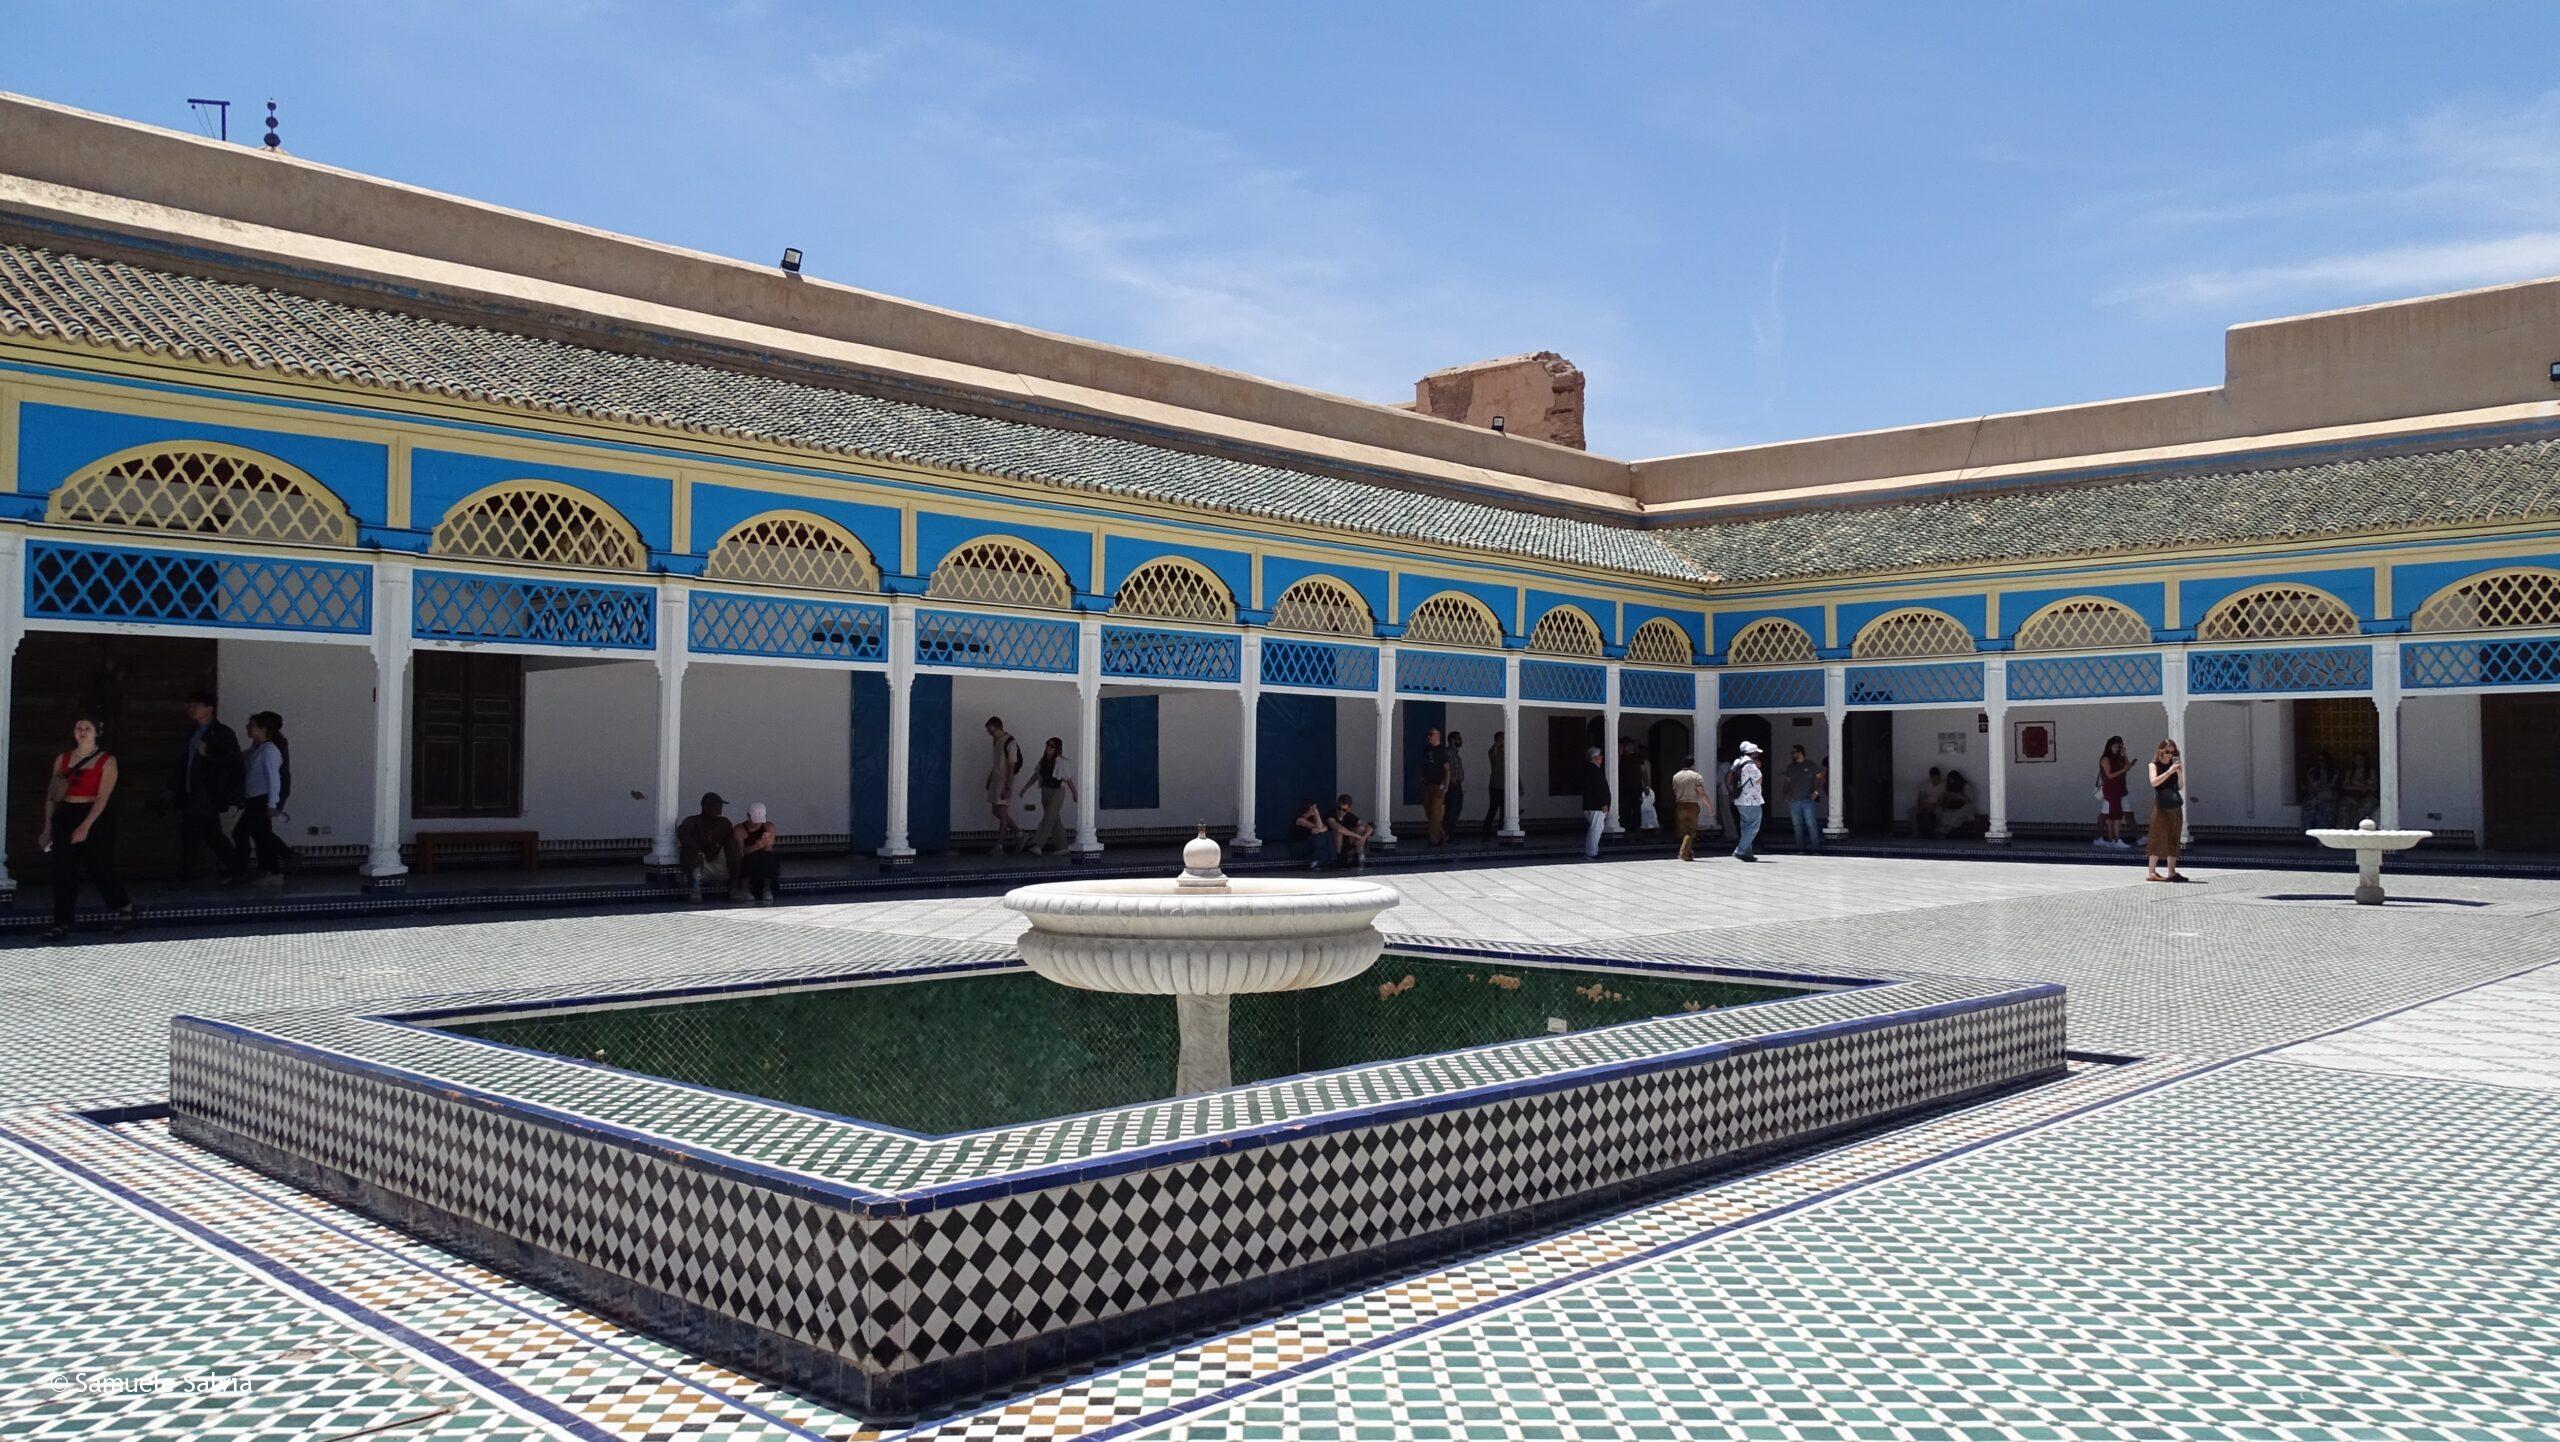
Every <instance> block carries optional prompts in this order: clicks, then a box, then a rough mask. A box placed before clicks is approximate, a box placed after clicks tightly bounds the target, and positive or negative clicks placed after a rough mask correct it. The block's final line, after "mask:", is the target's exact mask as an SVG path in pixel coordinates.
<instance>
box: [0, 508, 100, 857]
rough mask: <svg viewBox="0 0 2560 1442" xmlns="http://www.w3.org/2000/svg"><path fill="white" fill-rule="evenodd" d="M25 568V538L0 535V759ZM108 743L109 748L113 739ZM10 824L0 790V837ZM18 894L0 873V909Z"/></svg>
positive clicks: (22, 614) (22, 629) (11, 697)
mask: <svg viewBox="0 0 2560 1442" xmlns="http://www.w3.org/2000/svg"><path fill="white" fill-rule="evenodd" d="M25 565H26V538H25V537H23V536H21V535H19V534H17V533H16V532H14V531H10V532H0V756H7V755H8V754H9V712H10V711H11V710H12V709H14V708H15V707H16V705H17V703H18V688H17V670H18V664H17V663H18V642H19V641H20V640H22V639H23V638H24V637H25V636H26V633H27V620H26V611H25V605H26V584H25V582H24V581H23V580H22V579H21V578H22V577H23V575H24V574H25V569H24V568H25ZM108 741H109V744H110V745H112V744H113V743H114V738H112V737H110V738H108ZM38 814H39V815H41V814H42V813H38ZM9 824H10V822H9V797H8V788H6V787H0V836H6V835H8V829H7V828H8V826H9ZM17 894H18V882H17V878H15V877H13V876H11V875H9V874H8V872H7V871H5V870H0V907H5V906H7V905H8V904H9V902H10V900H11V899H12V898H14V897H15V896H16V895H17Z"/></svg>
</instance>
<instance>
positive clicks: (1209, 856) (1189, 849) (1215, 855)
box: [1176, 821, 1227, 891]
mask: <svg viewBox="0 0 2560 1442" xmlns="http://www.w3.org/2000/svg"><path fill="white" fill-rule="evenodd" d="M1225 859H1226V852H1225V851H1223V850H1221V849H1220V848H1219V846H1218V843H1216V842H1215V841H1212V840H1210V839H1209V823H1208V822H1206V821H1203V822H1201V823H1200V834H1199V835H1197V836H1195V837H1192V838H1191V839H1190V840H1189V841H1187V842H1185V843H1183V847H1182V876H1181V878H1180V880H1179V881H1178V882H1177V883H1176V884H1177V885H1179V886H1181V887H1182V888H1183V889H1184V890H1186V891H1208V890H1216V891H1224V890H1226V889H1227V873H1226V872H1225V870H1224V869H1222V868H1221V867H1220V865H1219V863H1220V862H1222V861H1224V860H1225Z"/></svg>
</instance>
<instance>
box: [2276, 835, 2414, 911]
mask: <svg viewBox="0 0 2560 1442" xmlns="http://www.w3.org/2000/svg"><path fill="white" fill-rule="evenodd" d="M2303 834H2304V835H2306V836H2308V837H2310V838H2311V839H2312V840H2314V841H2317V842H2319V843H2320V844H2321V845H2323V846H2333V847H2336V848H2337V849H2338V850H2340V851H2352V852H2354V853H2355V854H2356V905H2358V906H2380V905H2381V904H2382V854H2383V853H2384V852H2386V851H2406V850H2408V849H2409V848H2410V847H2412V846H2415V845H2417V844H2418V843H2419V842H2421V841H2424V840H2426V839H2427V838H2428V837H2430V836H2433V835H2435V833H2434V832H2432V831H2384V830H2382V829H2381V828H2380V827H2377V826H2375V825H2374V823H2373V818H2372V817H2370V816H2368V817H2366V818H2365V819H2364V820H2363V821H2361V822H2359V823H2357V824H2356V825H2355V826H2353V827H2345V826H2339V827H2327V826H2323V827H2318V828H2315V829H2313V830H2311V831H2306V832H2304V833H2303Z"/></svg>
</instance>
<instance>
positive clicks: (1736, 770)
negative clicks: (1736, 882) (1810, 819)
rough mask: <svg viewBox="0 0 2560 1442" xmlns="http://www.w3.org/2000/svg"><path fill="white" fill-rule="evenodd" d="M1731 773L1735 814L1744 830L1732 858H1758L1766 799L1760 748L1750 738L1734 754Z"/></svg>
mask: <svg viewBox="0 0 2560 1442" xmlns="http://www.w3.org/2000/svg"><path fill="white" fill-rule="evenodd" d="M1728 774H1729V775H1730V776H1731V777H1732V779H1733V814H1734V817H1735V826H1736V829H1737V830H1739V831H1740V832H1741V833H1742V834H1741V837H1740V839H1739V840H1737V841H1736V842H1735V843H1734V847H1733V859H1734V860H1736V861H1757V860H1759V859H1760V857H1759V855H1758V854H1757V853H1756V852H1755V851H1754V850H1753V849H1752V848H1753V847H1755V846H1757V845H1758V844H1759V841H1760V810H1761V807H1762V805H1763V804H1764V802H1765V800H1766V796H1765V793H1764V792H1762V790H1761V776H1760V748H1759V747H1758V746H1756V745H1754V744H1753V743H1751V742H1749V741H1745V742H1743V743H1742V754H1741V755H1739V756H1736V757H1735V758H1733V766H1732V767H1731V769H1730V771H1729V772H1728Z"/></svg>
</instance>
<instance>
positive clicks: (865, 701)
mask: <svg viewBox="0 0 2560 1442" xmlns="http://www.w3.org/2000/svg"><path fill="white" fill-rule="evenodd" d="M852 676H853V695H852V701H851V706H852V712H853V724H852V726H851V727H849V728H848V730H849V732H850V733H851V735H852V738H853V756H852V762H853V764H852V768H851V783H852V788H853V797H852V801H853V806H852V818H851V828H850V829H851V831H852V834H853V849H854V850H855V851H856V852H872V851H877V850H879V849H880V848H881V847H882V846H883V845H886V844H887V842H888V836H889V678H888V677H886V676H883V675H881V674H880V673H879V672H877V671H856V672H853V673H852ZM908 708H909V709H908V714H907V726H908V732H907V750H908V761H909V766H908V772H907V844H908V845H909V846H912V847H914V848H915V849H916V850H918V851H943V850H947V849H948V848H949V847H950V845H951V678H950V677H948V676H918V677H917V678H916V679H915V689H914V691H913V692H911V693H910V699H909V701H908Z"/></svg>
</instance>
